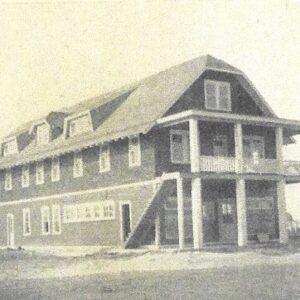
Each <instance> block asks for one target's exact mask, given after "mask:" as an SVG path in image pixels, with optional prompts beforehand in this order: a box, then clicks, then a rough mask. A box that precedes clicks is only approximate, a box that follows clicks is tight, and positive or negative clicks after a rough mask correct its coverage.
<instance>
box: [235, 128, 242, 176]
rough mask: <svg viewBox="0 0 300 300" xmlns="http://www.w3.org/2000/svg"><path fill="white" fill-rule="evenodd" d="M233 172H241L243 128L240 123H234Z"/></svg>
mask: <svg viewBox="0 0 300 300" xmlns="http://www.w3.org/2000/svg"><path fill="white" fill-rule="evenodd" d="M234 143H235V172H236V173H242V172H243V129H242V124H241V123H236V124H234Z"/></svg>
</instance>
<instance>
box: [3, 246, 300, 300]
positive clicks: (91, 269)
mask: <svg viewBox="0 0 300 300" xmlns="http://www.w3.org/2000/svg"><path fill="white" fill-rule="evenodd" d="M0 266H1V272H0V299H5V300H6V299H8V300H9V299H14V300H15V299H25V300H26V299H84V300H85V299H86V300H89V299H121V300H122V299H126V300H128V299H137V300H146V299H147V300H149V299H184V300H186V299H243V300H248V299H262V300H264V299H272V300H273V299H292V300H293V299H295V300H296V299H297V300H299V299H300V249H299V248H298V247H289V248H273V249H269V248H262V249H246V250H243V251H234V250H233V251H211V252H208V251H204V252H176V251H169V252H168V251H162V252H153V251H151V252H150V251H146V250H142V251H132V252H113V251H108V252H100V253H96V254H93V255H87V256H85V257H61V256H60V257H56V256H49V255H42V254H40V253H35V252H31V251H24V250H21V251H17V250H1V251H0Z"/></svg>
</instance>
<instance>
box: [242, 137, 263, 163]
mask: <svg viewBox="0 0 300 300" xmlns="http://www.w3.org/2000/svg"><path fill="white" fill-rule="evenodd" d="M243 152H244V157H246V158H252V159H254V160H258V159H261V158H264V157H265V142H264V138H263V137H262V136H244V137H243Z"/></svg>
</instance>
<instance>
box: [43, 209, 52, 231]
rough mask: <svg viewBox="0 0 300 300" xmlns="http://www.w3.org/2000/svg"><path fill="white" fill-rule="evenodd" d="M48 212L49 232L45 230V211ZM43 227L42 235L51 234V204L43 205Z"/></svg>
mask: <svg viewBox="0 0 300 300" xmlns="http://www.w3.org/2000/svg"><path fill="white" fill-rule="evenodd" d="M45 212H46V216H47V220H48V232H46V231H45V228H44V218H43V216H44V213H45ZM41 225H42V227H41V229H42V235H50V234H51V229H50V228H51V223H50V208H49V206H42V207H41Z"/></svg>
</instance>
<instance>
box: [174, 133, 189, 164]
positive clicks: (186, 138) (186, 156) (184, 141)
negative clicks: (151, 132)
mask: <svg viewBox="0 0 300 300" xmlns="http://www.w3.org/2000/svg"><path fill="white" fill-rule="evenodd" d="M174 135H180V136H181V137H182V145H183V149H182V150H183V160H182V161H180V160H176V159H175V158H174V145H173V136H174ZM189 136H190V135H189V130H184V129H171V130H170V154H171V155H170V156H171V163H173V164H182V165H187V164H190V148H189V147H190V146H189V143H190V138H189Z"/></svg>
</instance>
